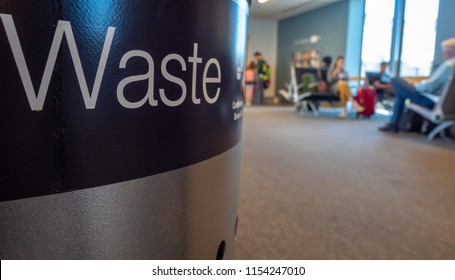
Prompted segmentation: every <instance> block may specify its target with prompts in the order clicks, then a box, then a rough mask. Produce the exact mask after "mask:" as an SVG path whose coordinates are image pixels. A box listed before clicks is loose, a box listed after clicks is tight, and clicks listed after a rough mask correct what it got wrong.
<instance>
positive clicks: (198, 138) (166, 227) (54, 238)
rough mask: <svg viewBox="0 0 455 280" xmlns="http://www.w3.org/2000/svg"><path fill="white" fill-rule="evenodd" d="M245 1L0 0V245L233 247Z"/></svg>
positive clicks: (162, 254)
mask: <svg viewBox="0 0 455 280" xmlns="http://www.w3.org/2000/svg"><path fill="white" fill-rule="evenodd" d="M248 11H249V3H248V1H246V0H223V1H206V0H173V1H166V0H134V1H133V0H131V1H120V0H103V1H99V0H83V1H82V0H81V1H45V2H43V1H25V0H14V1H13V0H6V1H2V3H1V4H0V17H1V24H0V54H1V67H0V69H1V70H0V71H1V73H0V74H1V80H0V89H1V94H0V105H1V108H2V109H1V110H0V121H1V123H0V135H1V137H0V141H1V150H0V151H1V155H0V156H1V163H0V170H1V171H0V172H1V173H0V174H1V178H0V180H1V201H0V222H1V229H0V236H1V239H0V242H1V245H0V257H1V258H2V259H24V258H25V259H223V258H233V257H234V256H235V231H236V224H237V196H238V187H239V169H240V167H239V164H240V139H241V128H242V110H243V101H242V100H243V97H242V79H243V69H244V66H245V65H244V64H245V45H246V32H247V31H246V30H247V19H248Z"/></svg>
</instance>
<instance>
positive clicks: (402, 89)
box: [379, 38, 455, 132]
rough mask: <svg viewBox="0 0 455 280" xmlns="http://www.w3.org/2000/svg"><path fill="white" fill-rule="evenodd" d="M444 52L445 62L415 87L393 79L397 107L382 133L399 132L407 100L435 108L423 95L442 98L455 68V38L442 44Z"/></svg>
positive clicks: (380, 128)
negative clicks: (427, 94) (399, 124)
mask: <svg viewBox="0 0 455 280" xmlns="http://www.w3.org/2000/svg"><path fill="white" fill-rule="evenodd" d="M441 47H442V51H443V52H444V62H443V63H441V65H439V67H438V68H437V69H436V70H435V71H434V72H433V74H432V75H431V77H430V78H429V79H428V80H425V81H422V82H420V83H418V84H416V85H414V86H412V85H411V84H409V83H408V82H406V81H405V80H404V79H402V78H398V77H395V78H392V86H393V88H394V90H395V92H396V97H395V105H394V107H393V114H392V117H391V119H390V122H388V123H386V124H385V125H383V126H380V127H379V130H380V131H384V132H398V131H399V127H398V122H399V120H400V116H401V113H402V112H403V109H404V104H405V101H406V99H410V100H411V102H413V103H416V104H418V105H421V106H425V107H428V108H433V107H434V105H435V103H434V101H432V100H431V99H429V98H428V97H426V96H425V95H422V93H430V94H433V95H436V96H440V95H441V93H442V91H443V89H444V86H445V84H446V82H447V80H448V79H449V77H450V75H451V74H452V71H453V68H454V66H455V38H451V39H447V40H445V41H443V42H442V43H441Z"/></svg>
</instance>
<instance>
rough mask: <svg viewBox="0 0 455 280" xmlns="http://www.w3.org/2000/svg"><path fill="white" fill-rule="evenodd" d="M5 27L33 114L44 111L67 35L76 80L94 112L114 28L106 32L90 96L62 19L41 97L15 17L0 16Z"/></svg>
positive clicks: (74, 48)
mask: <svg viewBox="0 0 455 280" xmlns="http://www.w3.org/2000/svg"><path fill="white" fill-rule="evenodd" d="M0 16H1V19H2V22H3V26H4V27H5V30H6V35H7V36H8V41H9V44H10V46H11V50H12V51H13V55H14V60H15V61H16V65H17V69H18V70H19V74H20V76H21V80H22V84H23V85H24V89H25V93H26V94H27V99H28V102H29V103H30V108H31V109H32V111H41V110H42V109H43V106H44V100H45V99H46V94H47V90H48V88H49V82H50V80H51V76H52V71H53V70H54V67H55V61H56V59H57V54H58V51H59V49H60V45H61V43H62V39H63V35H66V41H67V42H68V47H69V50H70V54H71V59H72V60H73V65H74V69H75V70H76V75H77V79H78V81H79V86H80V88H81V91H82V97H83V99H84V103H85V107H86V108H87V109H94V108H95V106H96V100H97V99H98V93H99V90H100V86H101V81H102V80H103V74H104V69H105V68H106V62H107V58H108V55H109V51H110V48H111V45H112V39H113V38H114V32H115V27H109V28H108V29H107V34H106V39H105V40H104V46H103V50H102V52H101V58H100V61H99V64H98V70H97V72H96V76H95V82H94V84H93V89H92V93H91V94H90V92H89V90H88V86H87V81H86V80H85V75H84V71H83V70H82V64H81V59H80V57H79V53H78V51H77V47H76V41H75V40H74V34H73V30H72V29H71V24H70V22H69V21H63V20H59V21H58V23H57V27H56V30H55V34H54V39H53V40H52V45H51V49H50V51H49V56H48V58H47V62H46V67H45V68H44V74H43V77H42V79H41V84H40V87H39V90H38V96H37V95H36V93H35V90H34V88H33V84H32V80H31V78H30V73H29V71H28V68H27V64H26V63H25V58H24V53H23V51H22V48H21V44H20V42H19V37H18V35H17V31H16V27H15V26H14V22H13V17H12V16H11V15H7V14H0Z"/></svg>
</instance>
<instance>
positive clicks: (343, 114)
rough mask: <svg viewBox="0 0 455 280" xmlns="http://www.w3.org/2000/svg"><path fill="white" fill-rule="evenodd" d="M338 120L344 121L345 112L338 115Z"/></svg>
mask: <svg viewBox="0 0 455 280" xmlns="http://www.w3.org/2000/svg"><path fill="white" fill-rule="evenodd" d="M338 118H340V119H345V118H346V112H345V111H341V113H340V114H339V115H338Z"/></svg>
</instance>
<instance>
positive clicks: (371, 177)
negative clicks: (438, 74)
mask: <svg viewBox="0 0 455 280" xmlns="http://www.w3.org/2000/svg"><path fill="white" fill-rule="evenodd" d="M276 2H288V1H273V0H271V1H267V2H265V3H263V4H260V3H259V2H258V1H253V7H252V9H251V13H250V18H249V33H248V40H249V41H248V56H249V60H254V53H255V52H260V53H261V55H262V57H263V58H264V59H265V60H266V61H267V62H268V64H269V65H270V69H271V86H270V87H269V88H267V89H266V90H265V91H264V98H263V100H259V101H258V100H254V99H253V102H252V103H253V104H252V105H251V106H248V107H245V109H244V116H243V134H242V162H241V183H240V198H239V228H238V233H237V258H238V259H454V258H455V219H454V217H455V210H454V207H453V206H454V205H455V177H454V171H455V138H453V135H454V134H451V133H453V126H452V131H450V129H447V130H446V132H447V133H446V134H445V135H443V136H440V135H439V136H436V137H435V138H434V139H432V140H429V139H428V133H424V132H423V131H422V130H420V131H400V132H399V133H394V132H383V131H380V130H378V127H380V126H382V125H383V124H384V123H387V122H388V121H389V120H390V117H391V114H392V112H393V97H392V98H391V102H392V103H391V104H385V105H384V104H381V102H377V103H376V104H375V109H376V110H375V113H374V114H373V115H372V116H370V117H368V118H363V117H357V115H356V112H355V111H354V110H353V108H352V107H349V108H348V114H347V117H346V118H344V119H340V118H339V114H340V112H341V111H342V108H341V107H340V106H339V105H338V106H337V104H333V103H330V102H325V101H321V102H320V103H318V105H319V107H318V108H312V107H310V106H309V104H307V103H306V102H303V103H302V102H301V103H300V104H297V102H295V100H293V99H292V96H290V97H289V96H286V93H288V92H290V90H289V84H290V83H291V82H292V81H291V78H290V76H291V71H290V70H289V65H294V66H295V65H296V64H298V63H306V62H307V63H308V65H306V66H302V67H312V66H314V65H315V64H316V65H317V67H318V66H320V65H319V64H318V63H320V62H321V58H322V57H324V56H331V57H333V59H335V58H336V57H337V56H338V55H343V56H345V58H346V62H345V65H346V66H345V67H346V68H347V71H348V72H349V74H350V77H351V81H350V86H351V89H352V91H353V92H355V91H356V90H357V89H358V88H359V87H362V86H365V84H364V82H365V76H366V75H365V72H368V71H378V70H379V64H380V62H383V61H386V62H388V63H389V65H390V69H391V70H390V71H391V72H392V73H393V75H398V76H400V77H403V78H405V79H407V80H408V81H409V80H411V82H413V81H412V79H418V80H422V79H426V78H428V77H429V76H430V75H431V73H432V71H433V70H434V68H433V67H435V66H437V65H438V64H440V63H442V62H443V57H442V54H441V47H440V43H441V41H443V40H445V39H449V38H454V37H455V30H454V29H453V19H452V18H451V17H452V15H453V12H455V1H451V0H432V1H419V0H406V1H401V0H390V1H376V0H346V1H289V2H292V3H289V5H285V4H283V5H282V6H280V7H278V6H279V4H277V3H276ZM312 2H314V3H312ZM404 2H405V3H404ZM423 2H424V3H423ZM267 5H269V6H267ZM312 5H314V7H310V6H312ZM419 5H420V7H419ZM399 10H401V12H400V11H399ZM400 13H401V18H404V19H405V20H404V28H403V26H401V28H402V30H401V32H402V34H401V38H399V36H398V37H397V36H396V31H394V30H396V28H397V26H396V25H397V24H398V25H399V23H397V18H398V17H399V15H400ZM364 14H365V17H363V15H364ZM426 20H428V21H426ZM398 22H400V21H398ZM425 22H426V23H425ZM412 25H414V26H412ZM397 46H400V47H399V48H400V51H399V52H397V49H396V48H397ZM394 48H395V49H394ZM296 54H302V55H303V56H302V58H300V60H299V58H296ZM305 55H307V57H305ZM305 59H307V61H305ZM312 63H313V64H312ZM291 67H292V66H291ZM296 67H299V66H298V65H297V66H296ZM424 68H425V69H426V70H424ZM299 82H300V80H299V79H298V77H297V83H299ZM280 90H282V93H284V94H280ZM453 93H454V92H453V90H452V94H453ZM255 94H257V92H255ZM452 101H453V99H452ZM297 105H298V106H297ZM315 110H317V114H315V112H314V111H315ZM450 135H452V136H450Z"/></svg>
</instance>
